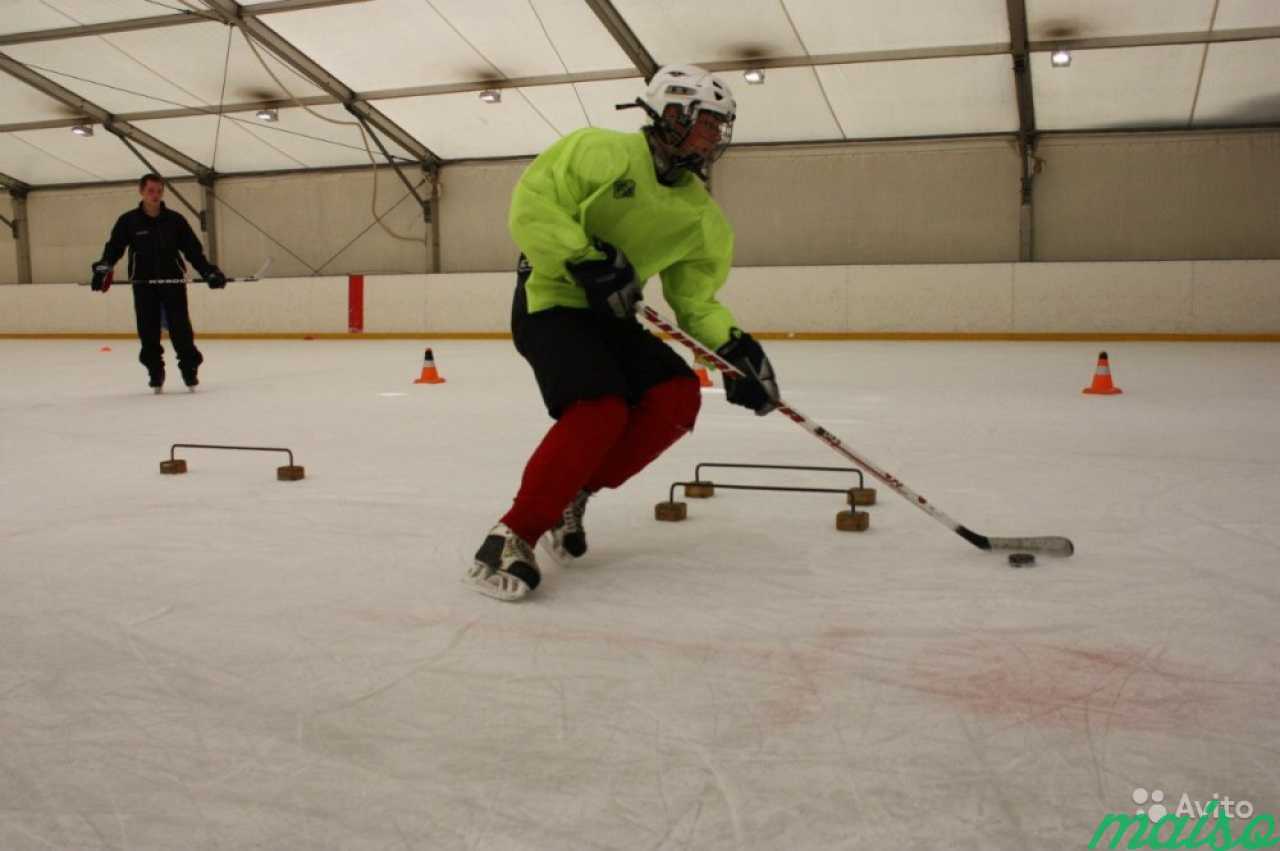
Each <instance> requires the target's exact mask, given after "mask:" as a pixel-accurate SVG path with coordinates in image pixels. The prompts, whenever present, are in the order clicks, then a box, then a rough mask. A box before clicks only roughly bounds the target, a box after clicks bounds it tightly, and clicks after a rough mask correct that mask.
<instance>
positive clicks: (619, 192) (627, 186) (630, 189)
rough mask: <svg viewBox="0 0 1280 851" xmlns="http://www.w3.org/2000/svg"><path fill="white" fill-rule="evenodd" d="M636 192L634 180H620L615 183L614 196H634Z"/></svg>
mask: <svg viewBox="0 0 1280 851" xmlns="http://www.w3.org/2000/svg"><path fill="white" fill-rule="evenodd" d="M635 194H636V182H635V181H634V180H627V179H623V180H619V181H618V182H617V183H615V184H613V197H614V198H634V197H635Z"/></svg>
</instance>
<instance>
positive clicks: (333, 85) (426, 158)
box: [205, 0, 441, 163]
mask: <svg viewBox="0 0 1280 851" xmlns="http://www.w3.org/2000/svg"><path fill="white" fill-rule="evenodd" d="M205 2H206V3H207V4H209V6H210V7H211V8H213V9H214V10H216V11H217V12H218V13H219V14H221V15H222V16H223V17H224V18H225V19H226V21H227V23H229V24H234V25H236V26H238V27H240V29H241V30H243V32H244V34H245V35H246V36H247V37H250V38H253V39H254V40H255V41H257V42H258V43H259V44H261V45H263V46H265V47H266V48H267V49H268V50H269V51H271V52H272V53H274V54H275V55H276V56H277V57H278V58H279V59H280V60H282V61H283V62H284V63H285V64H286V65H288V66H290V67H291V68H293V69H294V70H295V71H297V72H298V73H299V74H301V75H302V76H303V77H305V78H306V79H308V80H310V81H311V82H312V83H314V84H315V85H317V86H319V87H320V88H321V89H323V90H324V91H326V92H328V93H329V94H330V95H332V96H333V97H335V98H337V100H338V102H339V103H341V104H342V105H343V106H345V107H346V108H347V109H348V110H349V111H350V112H351V113H352V114H354V115H359V116H361V117H363V118H364V119H365V120H366V121H368V122H369V123H370V124H371V125H373V126H374V127H376V128H378V130H379V131H381V132H382V133H383V135H385V136H386V137H387V138H389V139H391V140H392V141H394V142H395V143H396V144H397V145H399V146H400V147H401V148H404V149H405V150H406V151H408V152H409V153H411V154H413V156H415V157H417V159H418V160H419V161H420V162H424V163H439V162H440V161H441V160H440V158H439V157H438V156H436V155H435V154H434V153H432V152H431V151H430V150H429V149H428V148H427V146H426V145H424V144H422V143H421V142H419V141H418V140H417V139H416V138H414V136H413V135H412V134H410V133H409V132H408V131H406V130H405V129H404V128H403V127H401V126H400V125H398V124H396V123H395V122H394V121H392V120H391V119H390V118H387V116H385V115H383V114H382V113H381V112H379V111H378V109H377V108H376V107H374V106H372V105H371V104H369V103H367V102H365V101H362V100H360V96H359V95H358V94H356V92H354V91H352V90H351V89H349V88H347V86H346V84H344V83H343V82H342V81H341V80H339V79H338V78H337V77H335V76H333V75H332V74H330V73H329V72H328V71H327V70H325V69H324V68H323V67H322V66H321V65H320V64H319V63H318V62H316V61H315V60H314V59H312V58H311V57H310V56H308V55H307V54H305V53H303V52H302V51H301V50H299V49H298V48H296V47H294V46H293V45H292V44H291V43H290V42H289V41H288V40H286V39H285V38H284V37H283V36H281V35H280V34H279V33H277V32H276V31H275V30H273V29H271V27H269V26H267V25H266V24H264V23H263V22H262V21H260V20H258V18H257V17H255V16H253V15H251V14H246V13H245V10H244V9H243V8H242V7H241V6H240V4H239V3H237V2H236V0H205Z"/></svg>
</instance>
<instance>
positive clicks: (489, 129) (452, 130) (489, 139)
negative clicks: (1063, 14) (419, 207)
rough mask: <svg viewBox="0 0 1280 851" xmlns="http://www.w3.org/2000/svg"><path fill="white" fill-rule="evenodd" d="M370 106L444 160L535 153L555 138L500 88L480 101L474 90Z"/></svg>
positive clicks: (522, 104) (521, 101)
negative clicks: (494, 98) (492, 100)
mask: <svg viewBox="0 0 1280 851" xmlns="http://www.w3.org/2000/svg"><path fill="white" fill-rule="evenodd" d="M375 106H377V107H378V109H380V110H381V111H382V112H383V113H385V114H386V115H387V117H388V118H390V119H391V120H392V121H395V122H396V123H397V124H399V125H400V126H401V127H403V128H404V129H405V130H407V131H408V132H410V133H412V134H413V135H414V136H416V137H417V138H418V139H420V140H422V143H423V144H424V145H426V146H427V147H428V148H430V149H431V150H433V151H435V152H436V153H437V154H439V155H440V156H441V157H444V158H445V159H467V158H472V157H509V156H522V155H528V154H536V153H538V152H539V151H541V150H542V149H543V148H545V147H547V146H548V145H550V144H551V143H552V142H554V141H555V140H556V139H558V138H560V133H559V128H556V127H553V126H552V124H550V123H549V122H548V120H547V119H546V118H544V117H543V116H542V115H540V114H539V113H538V111H537V110H535V109H534V108H533V105H531V104H530V102H529V101H527V100H525V99H524V98H522V97H518V96H516V94H515V93H514V92H504V93H503V99H502V102H501V103H497V104H489V103H484V102H483V101H481V100H480V98H478V97H477V96H476V93H475V92H459V93H458V94H451V95H433V96H431V97H418V98H394V99H392V100H384V101H377V102H376V103H375Z"/></svg>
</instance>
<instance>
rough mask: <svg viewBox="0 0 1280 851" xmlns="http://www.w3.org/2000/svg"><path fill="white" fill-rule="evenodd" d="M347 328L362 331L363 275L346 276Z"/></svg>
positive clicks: (354, 331)
mask: <svg viewBox="0 0 1280 851" xmlns="http://www.w3.org/2000/svg"><path fill="white" fill-rule="evenodd" d="M347 330H348V331H349V332H351V333H352V334H359V333H361V332H362V331H364V275H348V276H347Z"/></svg>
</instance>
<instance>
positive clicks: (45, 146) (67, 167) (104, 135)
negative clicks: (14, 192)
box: [0, 127, 187, 185]
mask: <svg viewBox="0 0 1280 851" xmlns="http://www.w3.org/2000/svg"><path fill="white" fill-rule="evenodd" d="M96 129H97V132H96V133H95V134H94V135H93V136H90V137H88V138H83V137H80V136H76V135H75V134H73V133H72V132H71V131H70V130H68V129H66V128H58V129H54V130H24V131H22V132H20V133H0V163H2V164H3V168H2V169H0V170H2V171H4V172H5V173H6V174H8V175H11V176H13V177H16V178H17V179H18V180H21V181H23V182H25V183H30V184H32V185H42V184H49V183H91V182H96V181H104V180H129V179H135V178H137V177H138V176H139V175H141V174H142V173H143V172H144V171H146V170H147V169H146V166H144V165H143V164H142V163H141V162H140V161H139V160H138V158H137V157H135V156H134V155H133V154H132V153H131V152H130V151H129V149H128V148H126V147H125V146H124V145H123V144H122V143H121V142H120V140H119V139H117V138H116V137H115V136H113V135H111V134H110V133H108V132H106V131H105V130H103V129H102V128H101V127H98V128H96ZM143 153H144V154H145V155H146V156H147V159H149V160H151V162H152V164H153V165H155V167H156V168H158V169H159V170H160V173H161V174H164V175H165V176H168V177H176V176H186V175H187V172H186V171H185V170H184V169H182V168H180V167H179V166H176V165H174V164H173V163H171V162H169V161H168V160H166V159H164V158H163V157H161V156H159V155H158V154H157V155H151V154H147V152H146V151H143Z"/></svg>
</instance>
